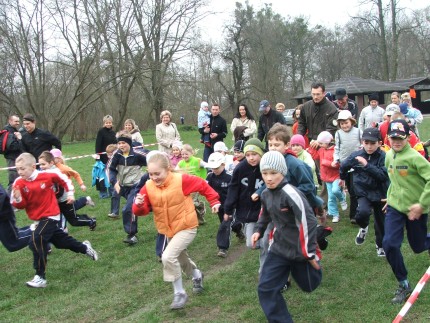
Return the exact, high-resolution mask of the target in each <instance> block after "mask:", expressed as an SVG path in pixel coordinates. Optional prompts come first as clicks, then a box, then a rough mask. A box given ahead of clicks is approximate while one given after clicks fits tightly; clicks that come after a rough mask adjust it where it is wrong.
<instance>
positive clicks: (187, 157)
mask: <svg viewBox="0 0 430 323" xmlns="http://www.w3.org/2000/svg"><path fill="white" fill-rule="evenodd" d="M181 155H182V160H181V161H179V163H178V165H176V169H177V170H182V171H184V172H186V173H188V174H190V175H195V176H198V177H200V178H202V179H205V178H206V175H207V171H206V168H205V167H206V163H205V162H204V161H203V160H201V159H200V158H197V157H195V156H194V149H193V147H191V146H190V145H189V144H185V145H183V146H182V150H181ZM193 201H194V206H195V207H196V212H197V217H198V219H199V225H203V224H205V222H206V221H205V214H206V208H205V204H204V203H203V202H202V201H200V199H199V194H198V193H195V194H193Z"/></svg>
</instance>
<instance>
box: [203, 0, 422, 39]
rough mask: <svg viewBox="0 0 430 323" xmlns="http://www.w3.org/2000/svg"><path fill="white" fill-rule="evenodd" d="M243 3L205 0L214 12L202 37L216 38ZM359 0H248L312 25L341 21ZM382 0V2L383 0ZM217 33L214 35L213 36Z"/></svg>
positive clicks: (404, 2) (406, 3) (411, 0)
mask: <svg viewBox="0 0 430 323" xmlns="http://www.w3.org/2000/svg"><path fill="white" fill-rule="evenodd" d="M236 2H241V3H243V4H244V3H245V0H237V1H235V0H209V3H210V5H209V7H210V10H212V11H214V12H218V14H216V15H214V16H211V17H208V18H206V19H205V20H204V21H203V24H204V26H205V27H203V28H202V34H203V36H204V37H206V36H207V37H210V38H212V39H214V40H216V39H220V38H221V37H220V30H221V28H222V26H223V24H224V23H225V22H227V21H229V20H231V16H232V14H233V12H234V8H235V3H236ZM360 2H363V0H295V1H294V0H293V1H291V0H248V3H249V4H250V5H252V6H253V7H254V10H255V11H258V10H260V9H261V8H263V7H264V4H265V3H271V4H272V9H273V11H274V12H275V13H279V14H281V15H282V16H284V17H288V16H289V17H297V16H300V15H302V16H305V17H307V18H309V22H310V24H311V25H312V26H315V25H317V24H321V25H323V26H327V27H334V26H335V24H336V23H337V24H338V25H344V24H345V23H346V22H347V21H348V20H349V18H350V16H353V15H356V14H357V13H358V12H359V3H360ZM387 2H388V1H387V0H384V3H387ZM428 5H429V1H428V0H400V6H401V7H404V8H407V9H408V10H410V9H422V8H424V7H426V6H428ZM215 35H218V36H215Z"/></svg>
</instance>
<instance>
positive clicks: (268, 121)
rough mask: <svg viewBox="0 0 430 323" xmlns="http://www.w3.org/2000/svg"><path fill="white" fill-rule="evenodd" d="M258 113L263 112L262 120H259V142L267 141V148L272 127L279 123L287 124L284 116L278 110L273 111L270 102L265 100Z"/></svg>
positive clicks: (261, 103)
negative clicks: (267, 136)
mask: <svg viewBox="0 0 430 323" xmlns="http://www.w3.org/2000/svg"><path fill="white" fill-rule="evenodd" d="M258 111H260V112H261V116H260V119H259V120H258V140H260V141H263V140H265V141H266V148H267V138H266V135H267V133H268V132H269V130H270V128H272V126H273V125H274V124H275V123H277V122H279V123H281V124H286V122H285V118H284V115H283V114H282V113H280V112H278V111H276V110H273V109H272V107H271V106H270V102H269V101H267V100H263V101H261V102H260V107H259V109H258Z"/></svg>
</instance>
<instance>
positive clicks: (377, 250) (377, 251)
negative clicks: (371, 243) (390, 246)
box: [376, 246, 385, 257]
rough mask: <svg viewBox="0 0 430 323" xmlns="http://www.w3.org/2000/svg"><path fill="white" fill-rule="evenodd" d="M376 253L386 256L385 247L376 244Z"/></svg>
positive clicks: (379, 255)
mask: <svg viewBox="0 0 430 323" xmlns="http://www.w3.org/2000/svg"><path fill="white" fill-rule="evenodd" d="M376 254H377V255H378V257H385V251H384V248H379V247H378V246H376Z"/></svg>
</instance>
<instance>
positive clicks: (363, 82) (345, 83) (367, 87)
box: [294, 77, 430, 99]
mask: <svg viewBox="0 0 430 323" xmlns="http://www.w3.org/2000/svg"><path fill="white" fill-rule="evenodd" d="M418 83H420V84H424V83H425V84H426V85H427V84H428V85H427V86H428V87H429V88H430V79H429V78H427V77H417V78H412V79H405V80H397V81H395V82H386V81H377V80H370V79H362V78H360V77H346V78H341V79H339V80H337V81H334V82H331V83H328V84H326V88H325V90H326V92H331V93H332V94H333V95H334V93H335V92H336V89H338V88H344V89H346V93H348V94H352V95H357V94H370V93H373V92H386V93H389V92H393V91H399V92H402V91H406V90H408V89H409V87H411V86H414V88H415V89H418V88H417V87H416V86H415V85H416V84H417V86H418ZM419 86H420V87H421V86H422V85H419ZM426 88H427V87H426ZM310 93H311V92H310V91H307V92H305V93H302V94H299V95H296V96H295V97H294V98H295V99H304V98H309V97H311V94H310Z"/></svg>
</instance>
